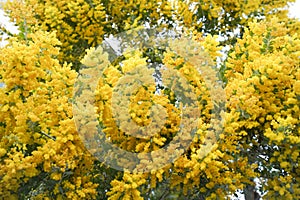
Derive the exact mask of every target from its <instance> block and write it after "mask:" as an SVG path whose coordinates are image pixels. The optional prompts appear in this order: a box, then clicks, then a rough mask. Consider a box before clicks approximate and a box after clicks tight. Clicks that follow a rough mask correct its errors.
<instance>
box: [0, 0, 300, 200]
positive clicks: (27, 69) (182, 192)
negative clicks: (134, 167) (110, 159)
mask: <svg viewBox="0 0 300 200" xmlns="http://www.w3.org/2000/svg"><path fill="white" fill-rule="evenodd" d="M287 3H288V1H285V0H277V1H274V0H270V1H265V0H257V1H232V0H230V1H216V0H204V1H164V0H163V1H160V0H159V1H152V0H151V1H144V0H142V1H131V0H130V1H124V0H123V1H108V0H106V1H94V0H72V1H58V0H57V1H49V0H25V1H20V0H12V1H8V2H7V3H6V4H5V5H4V9H5V11H6V13H7V14H8V16H9V17H10V18H11V19H12V21H14V22H15V23H16V24H17V25H18V27H19V29H20V33H19V34H18V35H12V36H10V38H9V44H8V45H6V46H5V47H3V48H1V49H0V82H3V83H4V84H5V86H4V87H2V88H0V95H1V98H0V112H1V115H0V197H1V199H82V198H83V199H112V200H114V199H226V198H228V195H230V194H234V193H235V192H236V191H237V190H242V191H244V194H245V197H246V199H254V198H257V196H260V195H263V198H266V199H284V198H286V199H299V198H300V178H299V174H300V166H299V163H300V155H299V154H300V111H299V107H300V67H299V66H300V59H299V57H300V32H299V25H300V23H299V21H298V20H297V19H290V18H288V17H287V11H286V10H284V9H283V8H284V6H286V5H287ZM137 27H138V28H141V27H151V28H156V27H167V28H169V29H179V30H180V33H181V34H182V35H189V36H191V38H192V40H193V41H194V42H195V43H197V44H198V45H201V46H203V47H204V49H205V52H203V51H201V52H198V56H199V55H200V56H203V57H205V56H204V55H209V58H210V62H209V65H208V67H212V70H213V71H214V72H215V73H216V74H217V77H218V78H219V79H220V80H221V81H222V86H223V88H219V89H220V90H224V91H225V92H226V97H224V98H226V105H225V106H226V107H225V110H224V112H222V113H221V115H222V117H223V119H224V128H223V129H222V130H219V131H221V132H220V134H218V138H215V140H216V139H218V142H217V143H216V142H214V143H210V141H209V139H208V138H214V137H216V136H215V135H214V134H213V133H212V131H211V130H212V129H213V128H215V129H216V127H214V125H213V123H210V122H211V121H210V120H211V119H212V118H214V113H212V110H213V109H215V106H216V105H215V104H214V102H212V101H211V95H212V94H211V93H210V89H209V86H208V84H207V82H206V81H205V79H204V78H203V77H204V76H208V77H210V76H212V75H211V74H210V72H211V71H209V70H208V71H205V70H204V71H203V73H202V74H200V73H199V71H197V67H196V66H197V62H198V61H199V60H196V61H193V60H185V57H184V56H183V55H181V56H180V55H177V54H175V53H174V52H173V51H172V50H170V49H168V48H163V49H161V48H156V47H153V48H149V49H141V50H139V51H131V52H126V53H124V54H123V55H122V56H120V58H119V59H117V60H115V62H113V63H111V64H110V65H108V66H107V67H106V68H105V69H104V70H103V79H101V80H99V82H98V84H97V89H96V93H95V94H96V102H95V106H96V108H97V110H96V111H97V112H96V114H97V119H98V123H99V124H100V125H101V126H102V128H103V131H104V132H105V134H106V135H107V138H109V140H111V141H112V142H113V143H114V144H116V145H118V146H119V147H121V148H122V149H124V150H126V151H129V152H151V151H155V150H158V149H160V148H162V147H163V146H164V145H166V144H168V143H169V142H170V141H171V140H172V139H173V138H174V137H175V135H176V133H177V132H178V130H179V129H180V123H181V121H180V120H181V118H180V116H181V112H182V110H181V109H182V108H181V107H180V106H178V105H177V100H178V99H177V98H178V97H177V96H176V94H175V93H174V91H172V90H171V89H170V88H167V87H163V86H157V85H155V84H151V83H149V84H148V83H147V84H145V85H144V86H143V87H140V88H139V89H138V90H137V91H135V92H134V93H133V95H131V97H130V104H129V107H128V112H129V114H130V117H131V119H132V121H134V122H135V123H136V124H137V125H139V126H141V127H143V126H147V125H148V124H149V123H150V122H151V120H150V119H149V115H150V109H151V106H152V105H153V104H157V105H159V106H160V108H164V110H165V111H166V112H165V114H166V116H167V121H166V123H165V124H163V126H162V128H161V129H160V130H158V131H157V133H154V135H153V137H151V139H147V138H135V137H132V136H128V135H127V134H126V132H125V131H124V130H126V127H130V126H131V124H129V123H128V124H127V123H124V124H117V123H116V121H115V118H114V115H113V113H112V111H111V104H112V101H113V100H112V99H113V92H114V88H115V87H116V86H117V85H118V80H120V79H122V78H123V77H125V76H127V75H128V74H130V72H132V71H135V70H140V69H141V66H145V65H151V64H155V65H158V66H161V65H164V66H165V67H166V68H168V69H173V70H177V72H178V74H180V76H182V77H184V78H185V79H186V80H187V81H188V83H189V84H190V87H191V91H192V93H193V94H195V95H196V96H197V105H198V106H199V109H200V111H201V115H200V117H199V119H198V120H199V124H198V129H197V131H196V133H195V137H194V138H193V141H192V143H191V145H190V146H189V148H188V150H187V151H186V152H185V153H184V154H182V155H181V156H180V157H179V158H178V159H177V160H175V161H174V162H173V163H170V164H168V165H166V166H164V167H163V168H160V169H157V170H152V171H150V172H145V173H138V172H128V171H118V170H115V169H113V168H111V167H110V166H107V165H104V164H103V163H101V162H99V161H98V160H97V159H95V158H94V157H93V156H92V155H91V153H90V152H89V151H87V150H86V149H85V147H84V144H83V143H82V140H81V138H80V137H79V134H78V129H77V128H78V127H76V126H75V122H74V113H73V111H74V110H72V109H73V105H72V104H73V103H74V98H73V90H74V88H76V87H77V86H76V84H75V83H76V77H77V75H78V73H79V70H80V66H81V64H80V63H82V64H83V65H85V66H90V65H95V63H94V61H93V60H91V57H92V56H93V55H94V54H95V55H96V54H97V53H98V52H99V51H101V49H99V48H98V49H95V48H93V47H97V46H98V45H99V44H101V42H102V41H103V40H104V39H105V38H108V37H109V36H110V35H111V34H117V33H121V32H122V31H126V30H130V29H132V28H137ZM237 30H238V31H237ZM4 31H5V30H4ZM220 36H222V40H221V42H220V41H218V38H220ZM173 45H174V48H173V49H180V48H182V47H183V46H184V45H185V44H184V40H183V41H180V40H178V41H175V42H174V44H173ZM225 46H227V47H229V49H230V50H229V51H223V50H224V49H223V47H225ZM99 55H100V54H99ZM224 55H225V56H224ZM224 57H225V59H222V58H224ZM99 60H101V62H103V63H108V62H109V61H108V60H109V58H108V57H107V56H105V54H102V55H100V56H99ZM99 62H100V61H99ZM91 63H92V64H91ZM96 64H97V63H96ZM148 70H149V71H151V70H153V69H148ZM148 70H144V71H143V70H142V71H140V72H139V74H140V75H141V77H147V73H149V72H148ZM152 72H153V71H151V73H152ZM205 72H207V73H205ZM80 73H83V71H81V72H80ZM151 73H150V74H151ZM141 77H140V78H141ZM214 78H216V77H212V79H214ZM74 84H75V86H74ZM158 90H159V91H160V92H159V94H157V91H158ZM220 93H221V92H220ZM214 95H217V94H214ZM75 100H76V99H75ZM121 114H122V113H121ZM81 120H82V119H81ZM83 120H85V119H83ZM119 125H120V126H119ZM87 133H88V132H87ZM204 144H205V147H206V148H201V147H203V145H204ZM174 151H175V150H174ZM204 151H207V152H204ZM169 153H170V154H172V153H173V152H169ZM204 155H205V156H204ZM125 159H126V158H125ZM141 164H144V165H140V166H139V167H147V166H148V167H149V166H151V165H155V163H141ZM254 180H256V181H259V182H260V186H258V185H256V184H255V182H254Z"/></svg>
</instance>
